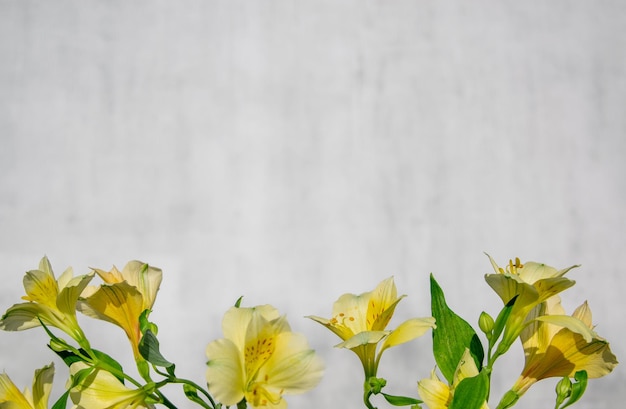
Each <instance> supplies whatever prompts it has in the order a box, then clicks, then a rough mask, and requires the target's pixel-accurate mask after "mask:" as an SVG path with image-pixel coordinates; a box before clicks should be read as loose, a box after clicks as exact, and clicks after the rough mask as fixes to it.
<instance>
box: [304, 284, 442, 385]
mask: <svg viewBox="0 0 626 409" xmlns="http://www.w3.org/2000/svg"><path fill="white" fill-rule="evenodd" d="M402 298H404V295H403V296H400V297H398V295H397V290H396V285H395V283H394V281H393V277H389V278H387V279H386V280H383V281H382V282H381V283H380V284H378V286H376V288H375V289H374V291H370V292H366V293H363V294H360V295H355V294H344V295H342V296H341V297H339V299H338V300H337V301H336V302H335V303H334V305H333V317H332V318H331V319H326V318H321V317H317V316H309V317H308V318H311V319H312V320H314V321H316V322H319V323H320V324H322V325H323V326H325V327H326V328H328V329H329V330H331V331H332V332H334V333H335V334H337V335H338V336H339V338H341V339H342V340H343V341H344V342H342V343H340V344H338V345H335V346H336V347H337V348H348V349H350V350H352V351H354V352H355V353H356V354H357V356H358V357H359V359H360V360H361V363H362V364H363V370H364V371H365V379H369V378H370V377H373V376H376V372H377V370H378V364H379V362H380V357H381V356H382V353H383V352H384V351H385V350H386V349H388V348H391V347H393V346H396V345H400V344H403V343H405V342H408V341H411V340H413V339H415V338H417V337H420V336H422V335H424V334H425V333H426V332H427V331H428V330H429V329H431V328H435V319H434V318H432V317H428V318H412V319H409V320H407V321H405V322H403V323H402V324H400V325H399V326H398V327H397V328H396V329H395V330H386V328H387V325H388V324H389V321H390V320H391V317H392V316H393V313H394V310H395V308H396V305H398V303H399V302H400V300H401V299H402ZM381 342H382V343H381ZM379 343H381V344H380V347H379V348H378V354H377V353H376V349H377V347H378V345H379Z"/></svg>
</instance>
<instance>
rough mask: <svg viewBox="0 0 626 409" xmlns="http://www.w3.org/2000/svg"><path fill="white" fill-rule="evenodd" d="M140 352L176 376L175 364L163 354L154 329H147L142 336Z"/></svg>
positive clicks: (148, 359)
mask: <svg viewBox="0 0 626 409" xmlns="http://www.w3.org/2000/svg"><path fill="white" fill-rule="evenodd" d="M139 353H140V354H141V356H142V357H144V359H145V360H146V361H148V362H150V363H151V364H153V365H156V366H161V367H163V368H165V369H166V370H167V372H168V373H169V374H170V375H171V376H174V364H173V363H171V362H170V361H168V360H167V359H165V358H164V357H163V355H161V351H160V350H159V341H158V340H157V337H156V336H155V335H154V333H153V332H152V331H150V330H146V333H145V334H144V335H143V337H141V341H139Z"/></svg>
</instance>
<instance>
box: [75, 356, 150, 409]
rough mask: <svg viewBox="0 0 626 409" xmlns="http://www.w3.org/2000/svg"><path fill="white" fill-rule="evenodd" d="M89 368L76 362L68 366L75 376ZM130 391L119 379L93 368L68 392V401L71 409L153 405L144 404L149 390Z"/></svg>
mask: <svg viewBox="0 0 626 409" xmlns="http://www.w3.org/2000/svg"><path fill="white" fill-rule="evenodd" d="M87 368H89V366H88V365H87V364H85V363H84V362H76V363H74V364H72V365H71V366H70V375H71V376H75V375H76V374H77V373H78V372H79V371H81V370H83V369H87ZM153 387H154V385H147V386H145V387H144V388H139V389H131V388H128V387H127V386H125V385H124V384H123V383H122V382H120V380H119V379H117V378H116V377H115V376H113V375H112V374H111V373H110V372H107V371H105V370H103V369H100V368H94V369H93V370H92V371H91V373H89V374H88V375H87V376H85V377H83V378H82V379H81V380H80V381H79V383H78V384H77V385H75V386H74V387H73V388H72V389H71V390H70V399H71V400H72V402H73V403H74V406H73V409H131V408H137V409H141V408H143V409H147V408H154V405H152V404H148V403H146V399H147V398H148V396H149V394H150V388H153Z"/></svg>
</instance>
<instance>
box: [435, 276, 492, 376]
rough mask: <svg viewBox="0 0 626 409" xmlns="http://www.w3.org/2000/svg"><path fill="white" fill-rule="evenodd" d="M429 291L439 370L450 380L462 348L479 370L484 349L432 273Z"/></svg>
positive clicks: (462, 351) (461, 353)
mask: <svg viewBox="0 0 626 409" xmlns="http://www.w3.org/2000/svg"><path fill="white" fill-rule="evenodd" d="M430 294H431V309H432V316H433V317H434V318H435V320H436V323H437V328H436V329H434V330H433V355H434V356H435V361H436V362H437V365H438V366H439V368H440V370H441V373H442V374H443V375H444V376H445V378H446V379H447V380H448V383H449V384H452V383H453V378H454V372H455V371H456V367H457V365H458V364H459V361H460V360H461V357H462V356H463V354H464V353H465V349H466V348H467V349H469V351H470V353H471V354H472V356H473V357H474V361H475V362H476V367H477V368H478V370H479V371H480V369H481V368H482V362H483V358H484V355H485V352H484V350H483V346H482V343H481V342H480V339H479V338H478V335H476V331H474V329H473V328H472V326H471V325H470V324H468V323H467V321H465V320H464V319H463V318H461V317H459V316H458V315H457V314H455V313H454V311H452V310H451V309H450V308H449V307H448V305H447V304H446V299H445V297H444V294H443V291H442V289H441V287H439V284H437V281H435V278H434V277H433V275H432V274H431V275H430Z"/></svg>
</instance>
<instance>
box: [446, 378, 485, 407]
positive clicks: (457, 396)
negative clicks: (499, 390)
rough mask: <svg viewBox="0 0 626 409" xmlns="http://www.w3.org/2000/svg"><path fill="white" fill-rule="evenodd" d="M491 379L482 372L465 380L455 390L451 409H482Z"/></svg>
mask: <svg viewBox="0 0 626 409" xmlns="http://www.w3.org/2000/svg"><path fill="white" fill-rule="evenodd" d="M488 393H489V378H488V377H487V373H486V372H484V371H483V372H481V373H479V374H478V375H476V376H473V377H471V378H465V379H463V380H462V381H461V382H459V384H458V385H457V387H456V389H455V390H454V397H453V398H452V403H451V404H450V407H449V409H480V408H481V406H482V405H483V404H484V403H485V400H487V395H488Z"/></svg>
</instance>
